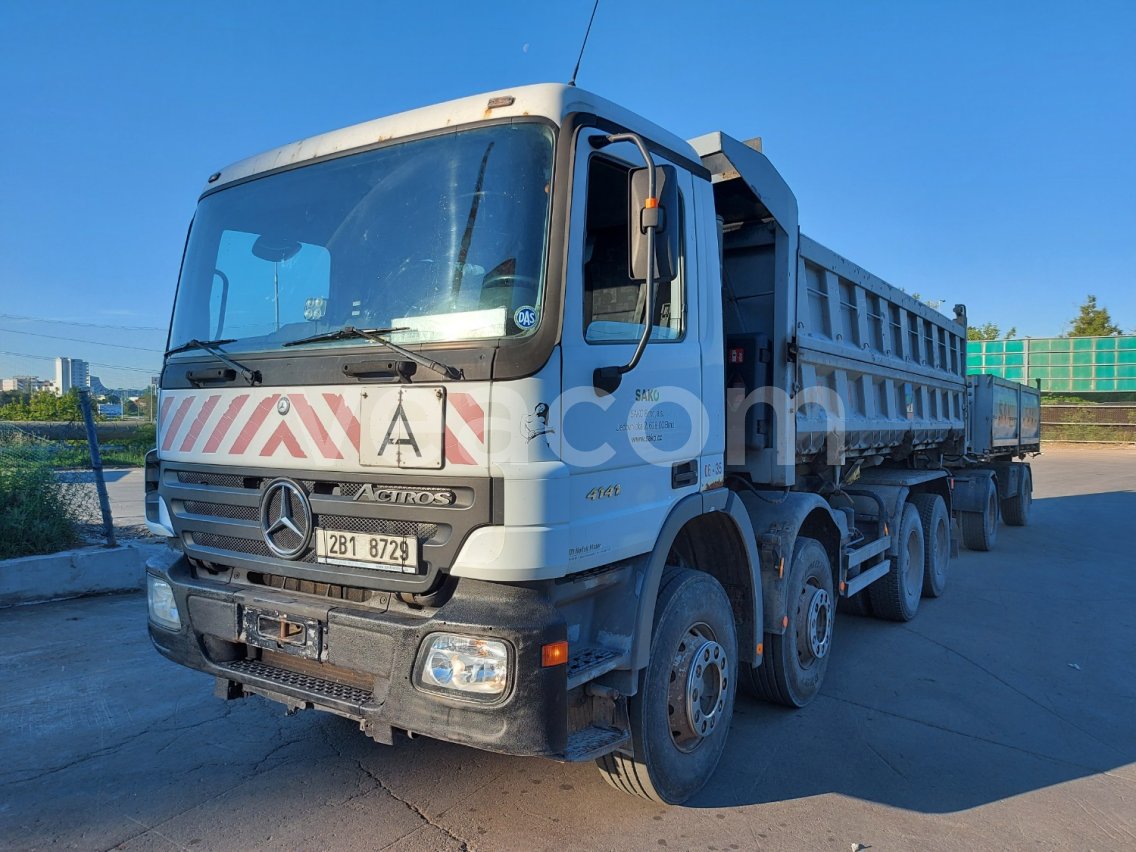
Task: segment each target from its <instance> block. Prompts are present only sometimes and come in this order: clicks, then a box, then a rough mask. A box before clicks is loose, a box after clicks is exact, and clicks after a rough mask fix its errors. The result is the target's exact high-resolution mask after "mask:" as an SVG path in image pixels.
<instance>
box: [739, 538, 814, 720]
mask: <svg viewBox="0 0 1136 852" xmlns="http://www.w3.org/2000/svg"><path fill="white" fill-rule="evenodd" d="M785 600H786V604H787V605H786V609H787V612H786V615H787V616H788V619H789V622H788V624H787V625H786V626H785V632H784V633H783V634H780V635H778V634H776V633H766V634H765V637H764V638H765V653H764V654H763V655H762V662H761V665H760V666H756V667H754V666H744V667H743V670H742V677H741V679H742V685H743V686H744V688H745V690H746V691H747V692H749V693H750V694H752V695H755V696H756V697H758V698H763V699H765V700H766V701H772V702H773V703H775V704H784V705H785V706H787V707H804V706H805V705H806V704H808V703H809V702H810V701H812V700H813V699H814V698H816V696H817V693H818V692H820V687H821V684H822V683H823V682H824V674H825V672H826V671H827V669H828V660H829V657H830V656H831V651H832V634H833V629H834V628H835V626H836V598H835V596H834V595H833V593H832V563H831V561H830V560H829V558H828V551H827V550H825V549H824V547H823V545H821V543H820V542H819V541H817V540H816V539H812V538H804V537H800V538H798V539H797V543H796V545H795V546H794V547H793V560H792V564H791V565H790V568H789V579H788V581H787V582H786V584H785Z"/></svg>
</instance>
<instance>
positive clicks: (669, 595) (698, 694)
mask: <svg viewBox="0 0 1136 852" xmlns="http://www.w3.org/2000/svg"><path fill="white" fill-rule="evenodd" d="M737 659H738V647H737V634H736V631H735V628H734V614H733V611H732V610H731V608H730V601H729V598H727V597H726V592H725V591H724V590H723V589H722V586H721V584H719V583H718V581H717V580H716V579H714V578H713V577H711V576H710V575H709V574H705V573H703V572H701V571H696V570H693V569H690V568H676V569H671V570H669V571H668V572H667V574H665V575H664V576H663V580H662V583H661V584H660V588H659V597H658V600H657V602H656V604H655V627H654V633H653V635H652V638H651V657H650V662H649V663H648V664H647V668H646V669H644V670H643V671H642V672H641V673H640V676H639V691H638V693H637V694H635V695H634V696H632V697H631V698H630V699H629V700H628V715H629V719H630V722H631V748H632V751H633V753H634V757H630V756H628V755H625V754H621V753H619V752H613V753H612V754H608V755H605V756H603V757H601V758H599V759H598V760H597V761H596V765H597V766H598V767H599V769H600V773H601V774H602V775H603V776H604V778H605V779H606V780H607V782H608V783H609V784H610V785H611V786H613V787H615V788H616V789H617V790H621V791H623V792H625V793H630V794H631V795H633V796H638V797H640V798H643V799H649V800H651V801H654V802H662V803H664V804H669V805H677V804H681V803H682V802H685V801H686V800H687V799H689V798H690V797H691V796H693V795H694V794H695V793H697V792H698V791H699V790H701V789H702V787H703V786H705V784H706V782H707V781H709V780H710V776H711V775H713V774H714V770H715V769H717V767H718V761H719V759H720V758H721V757H722V750H723V748H724V747H725V745H726V737H727V735H728V733H729V729H730V720H731V719H732V718H733V713H734V694H735V689H736V681H737Z"/></svg>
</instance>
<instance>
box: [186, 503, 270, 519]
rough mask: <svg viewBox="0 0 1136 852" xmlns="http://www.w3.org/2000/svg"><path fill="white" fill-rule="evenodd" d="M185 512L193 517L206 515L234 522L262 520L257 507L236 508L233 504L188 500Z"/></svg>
mask: <svg viewBox="0 0 1136 852" xmlns="http://www.w3.org/2000/svg"><path fill="white" fill-rule="evenodd" d="M185 510H186V511H187V512H189V513H190V514H191V515H204V516H206V517H209V518H229V519H230V520H234V521H259V520H260V509H258V508H257V507H256V506H234V505H232V504H231V503H206V502H203V501H201V500H186V501H185Z"/></svg>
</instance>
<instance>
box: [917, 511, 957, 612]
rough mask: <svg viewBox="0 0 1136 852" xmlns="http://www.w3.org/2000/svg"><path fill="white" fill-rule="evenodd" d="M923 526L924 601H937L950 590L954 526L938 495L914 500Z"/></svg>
mask: <svg viewBox="0 0 1136 852" xmlns="http://www.w3.org/2000/svg"><path fill="white" fill-rule="evenodd" d="M911 505H913V506H914V507H915V508H916V510H917V511H918V512H919V520H920V521H922V523H923V597H925V598H937V597H939V595H941V594H942V593H943V589H945V588H946V586H947V572H948V571H949V570H950V567H951V522H950V519H949V518H948V517H947V504H946V503H945V502H943V498H942V497H940V496H939V495H938V494H916V495H915V496H914V497H912V498H911Z"/></svg>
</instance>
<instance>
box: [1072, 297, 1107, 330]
mask: <svg viewBox="0 0 1136 852" xmlns="http://www.w3.org/2000/svg"><path fill="white" fill-rule="evenodd" d="M1110 334H1120V326H1118V325H1117V324H1116V323H1114V322H1113V321H1112V317H1111V316H1109V313H1108V308H1099V307H1097V297H1096V296H1089V297H1087V298H1086V299H1085V304H1083V305H1081V312H1080V313H1079V314H1077V316H1076V318H1075V319H1074V320H1073V327H1072V328H1071V329H1070V330H1069V333H1068V334H1067V335H1065V336H1066V337H1107V336H1108V335H1110Z"/></svg>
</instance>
